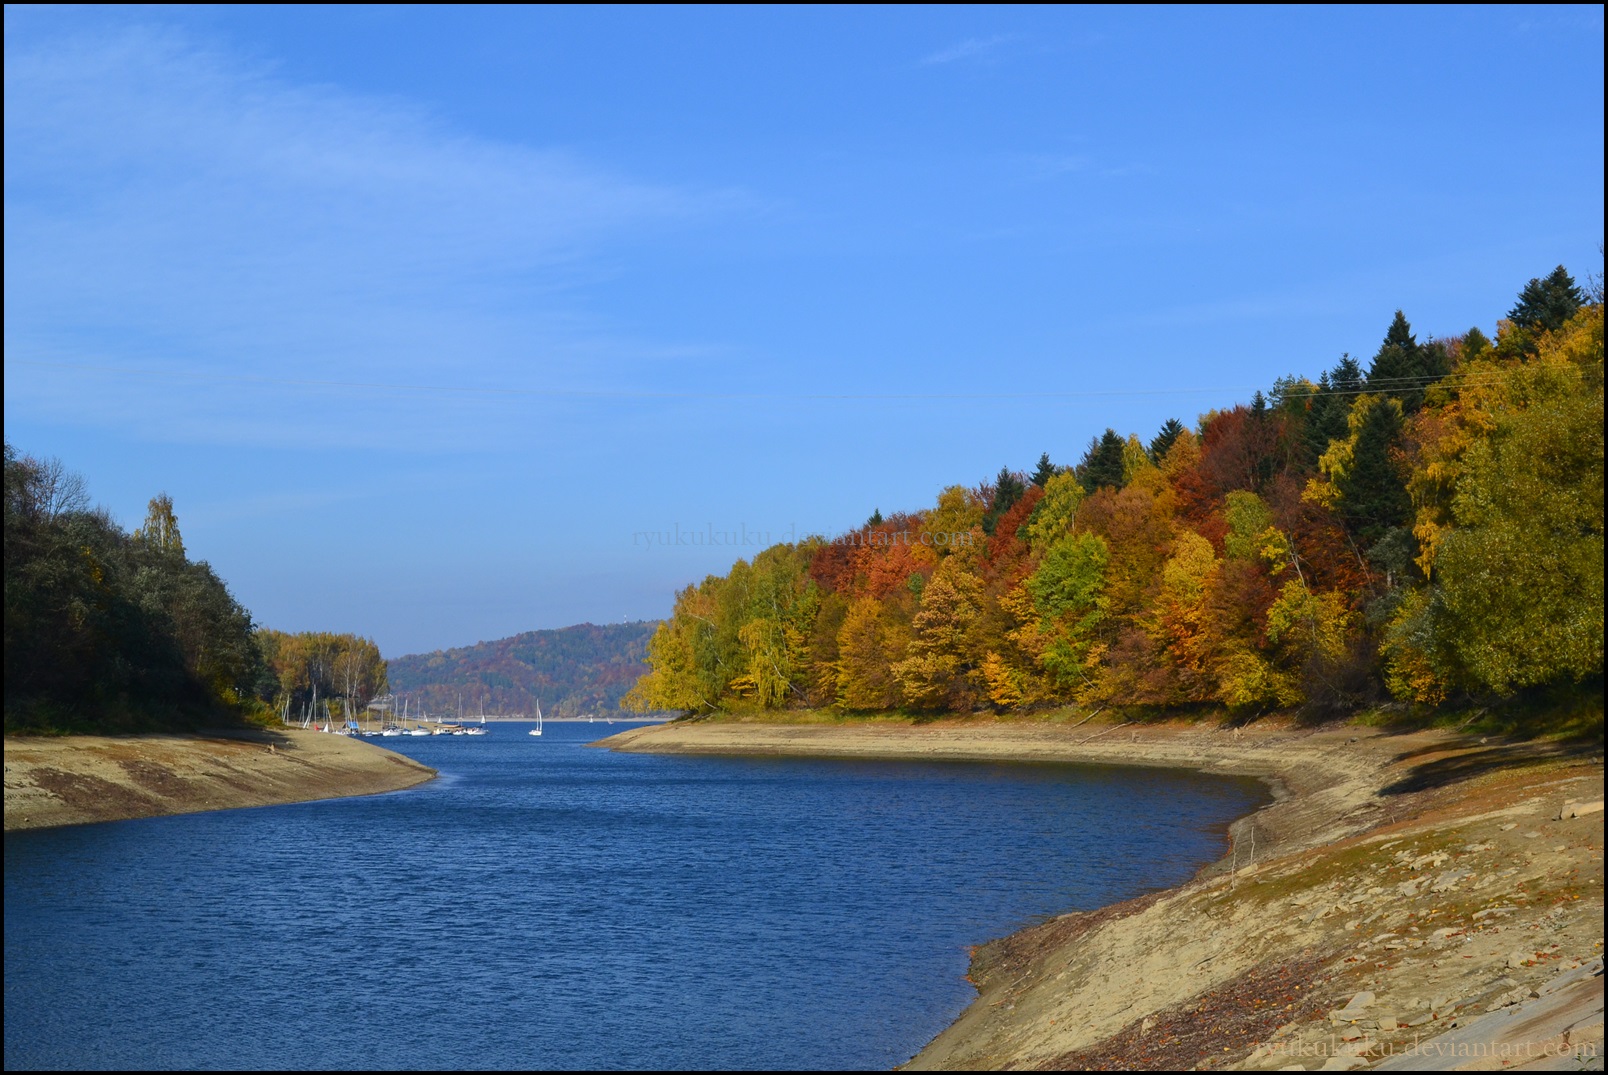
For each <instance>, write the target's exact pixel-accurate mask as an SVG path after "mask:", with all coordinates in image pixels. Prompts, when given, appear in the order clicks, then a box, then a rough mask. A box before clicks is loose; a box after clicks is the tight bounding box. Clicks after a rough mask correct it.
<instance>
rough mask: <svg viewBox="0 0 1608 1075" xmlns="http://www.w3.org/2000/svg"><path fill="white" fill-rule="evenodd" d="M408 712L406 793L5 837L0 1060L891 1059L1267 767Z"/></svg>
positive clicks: (1197, 845)
mask: <svg viewBox="0 0 1608 1075" xmlns="http://www.w3.org/2000/svg"><path fill="white" fill-rule="evenodd" d="M622 727H623V726H622V725H620V724H616V725H614V726H613V727H606V726H602V725H589V724H553V723H549V724H548V725H547V729H546V734H545V735H544V736H542V737H541V738H539V739H537V738H534V737H531V736H527V735H526V734H525V730H526V729H525V727H524V726H520V725H495V726H493V727H492V730H491V734H490V735H488V736H486V737H484V738H479V739H477V738H467V737H456V738H454V737H438V738H429V739H401V740H396V739H388V740H385V745H386V746H387V747H390V746H393V745H395V747H396V748H397V749H399V750H400V751H402V752H404V753H407V754H410V755H412V756H414V757H416V758H418V759H419V760H420V761H422V762H424V763H426V764H428V765H431V766H434V767H436V768H438V769H439V770H440V771H441V774H442V777H441V779H440V780H437V781H434V782H432V783H430V784H427V785H424V786H422V787H420V788H416V789H413V790H410V791H406V792H399V793H396V794H392V795H382V796H374V797H370V798H363V799H342V800H332V801H327V802H320V803H303V804H298V805H294V806H276V807H265V808H261V809H253V810H230V811H219V812H216V813H210V814H191V815H186V816H181V817H170V818H151V819H148V820H142V821H125V822H116V823H112V824H105V825H90V826H82V827H78V828H71V829H58V830H52V831H44V832H28V833H14V834H8V835H7V836H6V838H5V961H6V962H5V1060H6V1066H7V1067H8V1068H21V1067H29V1068H124V1067H127V1068H281V1067H288V1068H325V1067H331V1068H391V1067H396V1068H583V1069H596V1068H773V1069H774V1068H811V1067H822V1068H867V1067H869V1068H887V1067H890V1066H892V1065H894V1064H897V1063H900V1062H902V1061H904V1060H907V1059H909V1057H910V1056H911V1055H912V1054H913V1053H914V1052H916V1051H917V1050H918V1049H920V1048H921V1046H922V1045H924V1044H925V1043H926V1042H927V1041H928V1040H930V1039H931V1038H932V1037H933V1035H935V1034H936V1033H938V1031H940V1030H942V1029H943V1028H944V1027H945V1026H946V1025H947V1024H948V1023H949V1022H950V1021H951V1020H953V1018H954V1017H955V1016H956V1015H958V1014H959V1013H960V1011H961V1010H962V1009H963V1008H964V1007H965V1005H966V1004H967V1003H968V1002H969V1000H970V999H971V997H972V996H973V992H972V990H971V987H970V986H969V985H967V983H966V982H965V980H964V978H963V975H964V973H965V970H966V964H967V952H966V949H967V947H968V946H970V945H973V944H977V943H979V942H982V941H985V940H988V939H990V938H992V937H997V936H999V935H1001V934H1004V933H1006V932H1009V931H1011V930H1013V929H1017V928H1019V927H1021V926H1024V925H1027V924H1030V923H1032V922H1035V921H1039V920H1042V919H1043V918H1044V917H1046V916H1049V915H1052V914H1056V913H1059V912H1062V911H1067V910H1074V909H1088V908H1092V907H1096V906H1099V905H1102V904H1106V903H1110V902H1112V901H1115V900H1119V899H1123V898H1126V897H1128V896H1132V895H1136V894H1138V893H1141V892H1144V891H1147V890H1151V889H1154V888H1157V887H1163V886H1168V885H1173V884H1176V883H1178V882H1180V881H1182V880H1184V879H1186V878H1187V877H1189V876H1190V874H1191V873H1192V872H1193V870H1194V869H1195V868H1197V867H1198V866H1199V865H1201V864H1202V863H1204V862H1206V861H1208V860H1210V859H1213V858H1215V857H1216V856H1217V855H1218V854H1219V853H1220V852H1221V851H1222V849H1223V840H1224V835H1223V834H1224V829H1225V827H1226V825H1227V823H1228V822H1229V821H1231V820H1232V819H1234V818H1235V817H1238V816H1240V815H1243V814H1245V813H1247V812H1249V811H1250V810H1251V809H1253V808H1254V807H1255V806H1256V805H1257V804H1258V803H1259V802H1260V801H1261V800H1262V798H1263V793H1262V791H1261V789H1260V787H1259V786H1258V785H1257V784H1255V783H1253V782H1250V781H1241V780H1224V779H1218V778H1205V777H1199V776H1194V775H1191V774H1185V773H1176V772H1167V771H1163V770H1140V769H1113V768H1098V767H1077V766H1066V765H1025V764H999V765H995V764H969V763H905V762H863V761H831V760H816V759H809V760H802V759H771V758H765V759H758V758H720V757H684V756H683V757H674V756H665V757H658V756H653V755H644V754H614V753H611V752H609V751H605V750H597V749H589V748H587V747H586V745H585V744H586V743H587V742H588V741H589V740H592V739H594V738H597V737H598V735H599V734H600V733H602V732H603V731H605V730H606V731H609V732H613V731H619V730H622Z"/></svg>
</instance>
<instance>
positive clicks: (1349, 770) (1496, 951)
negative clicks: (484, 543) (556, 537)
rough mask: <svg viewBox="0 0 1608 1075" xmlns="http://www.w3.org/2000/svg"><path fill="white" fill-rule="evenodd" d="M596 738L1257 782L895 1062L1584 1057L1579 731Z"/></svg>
mask: <svg viewBox="0 0 1608 1075" xmlns="http://www.w3.org/2000/svg"><path fill="white" fill-rule="evenodd" d="M604 745H607V746H609V747H611V748H613V749H616V750H627V751H641V752H654V753H659V752H663V753H721V754H726V753H742V754H785V755H816V756H830V757H857V758H864V757H885V758H914V759H926V760H932V759H945V758H947V759H956V760H963V759H965V760H988V761H1000V760H1024V761H1064V762H1088V763H1105V764H1120V765H1146V766H1168V767H1178V768H1190V769H1197V770H1200V771H1203V772H1208V773H1224V774H1235V775H1251V776H1256V777H1260V778H1262V779H1264V780H1266V781H1267V782H1268V784H1269V785H1270V787H1271V788H1272V790H1273V793H1274V801H1273V802H1272V803H1271V804H1270V805H1268V806H1267V807H1266V808H1264V809H1263V810H1261V811H1259V812H1257V813H1256V814H1253V815H1252V816H1250V817H1248V818H1244V819H1242V820H1241V821H1239V822H1237V823H1236V824H1235V825H1234V826H1233V828H1232V830H1231V835H1232V848H1231V850H1230V852H1229V854H1228V855H1227V856H1226V857H1225V858H1224V859H1222V860H1221V861H1219V862H1217V863H1214V864H1212V865H1210V866H1208V867H1206V868H1205V869H1203V870H1202V871H1201V872H1200V874H1199V875H1198V876H1197V877H1196V878H1195V879H1194V880H1193V881H1191V882H1190V883H1188V884H1186V885H1183V886H1181V887H1179V888H1176V889H1172V890H1170V891H1167V892H1162V893H1156V894H1152V895H1149V896H1144V897H1141V898H1138V899H1134V900H1129V901H1127V902H1125V903H1120V904H1116V905H1113V906H1110V907H1106V908H1102V909H1100V910H1097V911H1093V912H1090V913H1084V914H1068V915H1064V916H1061V917H1059V918H1056V919H1053V920H1051V921H1049V922H1046V923H1043V924H1040V925H1037V926H1033V927H1031V928H1028V929H1024V930H1022V931H1020V932H1018V933H1015V934H1013V935H1011V936H1009V937H1005V938H1003V939H1000V940H996V941H993V942H990V943H988V944H985V945H981V946H980V947H978V948H977V949H976V950H974V952H973V959H972V968H971V974H970V977H971V979H972V981H973V983H974V984H975V985H976V986H977V989H978V997H977V999H976V1000H975V1001H974V1002H973V1003H972V1005H971V1006H970V1007H969V1008H968V1009H967V1010H966V1011H965V1012H964V1013H963V1014H962V1015H961V1016H960V1018H959V1019H957V1020H956V1022H955V1023H954V1024H953V1025H952V1026H951V1027H950V1028H949V1029H948V1030H946V1031H945V1032H944V1033H942V1034H940V1035H939V1036H938V1037H937V1038H936V1039H935V1040H934V1041H932V1042H931V1043H930V1044H929V1045H928V1046H927V1047H926V1048H925V1049H923V1050H922V1051H921V1052H920V1053H919V1054H918V1055H917V1056H916V1057H914V1058H913V1059H912V1060H911V1061H910V1062H909V1064H908V1065H907V1067H909V1068H912V1069H929V1068H948V1069H955V1068H959V1069H981V1068H989V1069H998V1068H1039V1069H1082V1070H1089V1069H1094V1070H1177V1069H1197V1070H1206V1069H1211V1070H1228V1069H1238V1070H1319V1069H1321V1070H1352V1069H1360V1068H1364V1067H1370V1066H1377V1067H1380V1068H1381V1069H1399V1070H1476V1069H1478V1070H1497V1069H1524V1070H1580V1069H1581V1068H1582V1066H1584V1067H1585V1068H1587V1069H1594V1070H1602V1059H1601V1050H1602V1044H1603V978H1602V954H1603V948H1602V944H1603V939H1602V935H1603V928H1602V923H1603V893H1602V885H1603V814H1602V805H1601V804H1602V798H1603V765H1602V748H1601V745H1600V743H1599V744H1597V745H1596V746H1595V747H1594V748H1592V747H1581V746H1571V745H1567V744H1559V743H1552V742H1528V743H1521V742H1505V741H1496V740H1491V741H1485V740H1481V739H1477V738H1467V737H1459V736H1456V735H1453V734H1451V733H1447V732H1441V731H1417V732H1410V733H1401V734H1398V733H1393V732H1389V731H1382V730H1378V729H1371V728H1362V727H1358V726H1354V725H1336V726H1329V727H1326V728H1321V729H1307V728H1301V727H1298V726H1295V725H1293V724H1289V723H1280V722H1277V721H1263V722H1258V723H1257V724H1254V725H1251V726H1249V727H1246V728H1242V729H1237V730H1236V729H1229V728H1223V727H1219V726H1216V725H1211V724H1204V723H1192V724H1182V723H1178V724H1134V725H1127V724H1115V725H1114V724H1104V725H1101V724H1095V723H1086V724H1082V725H1074V724H1070V723H1066V724H1055V723H1040V722H994V721H973V720H955V721H942V722H936V723H931V724H924V725H919V726H912V725H907V724H895V723H882V722H878V723H868V724H838V723H822V724H799V725H785V724H777V723H773V722H760V723H745V722H742V721H739V720H722V721H696V722H681V723H676V724H670V725H663V726H658V727H653V728H642V729H637V730H634V731H630V732H626V733H624V734H622V735H618V736H614V737H612V738H611V739H609V740H606V741H605V744H604ZM1073 820H1075V819H1073Z"/></svg>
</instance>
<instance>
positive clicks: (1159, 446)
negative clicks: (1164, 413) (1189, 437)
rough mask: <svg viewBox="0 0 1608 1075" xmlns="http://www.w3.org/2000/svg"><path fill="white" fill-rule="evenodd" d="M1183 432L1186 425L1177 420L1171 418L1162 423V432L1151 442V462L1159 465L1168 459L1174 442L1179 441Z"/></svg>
mask: <svg viewBox="0 0 1608 1075" xmlns="http://www.w3.org/2000/svg"><path fill="white" fill-rule="evenodd" d="M1183 431H1184V424H1183V423H1182V422H1180V421H1179V420H1178V419H1176V418H1169V419H1167V420H1166V421H1165V422H1163V423H1161V432H1159V433H1157V434H1156V436H1155V439H1154V440H1152V441H1151V442H1150V459H1151V461H1152V462H1154V463H1158V464H1159V463H1160V462H1161V461H1162V459H1163V458H1165V457H1166V455H1167V452H1168V450H1169V449H1171V448H1172V446H1173V441H1175V440H1177V439H1178V436H1179V434H1181V433H1182V432H1183Z"/></svg>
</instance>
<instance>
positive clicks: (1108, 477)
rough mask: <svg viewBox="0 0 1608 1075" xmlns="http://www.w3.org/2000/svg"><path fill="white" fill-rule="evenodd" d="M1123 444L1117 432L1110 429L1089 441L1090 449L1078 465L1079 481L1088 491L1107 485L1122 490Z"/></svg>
mask: <svg viewBox="0 0 1608 1075" xmlns="http://www.w3.org/2000/svg"><path fill="white" fill-rule="evenodd" d="M1123 443H1124V442H1123V439H1122V438H1121V437H1119V436H1118V435H1117V431H1116V430H1114V429H1109V428H1108V429H1107V430H1106V431H1105V432H1104V433H1102V434H1101V435H1100V436H1098V437H1096V438H1094V439H1092V440H1090V441H1089V449H1088V451H1086V452H1084V453H1083V461H1082V462H1081V463H1079V464H1078V480H1079V481H1080V482H1082V483H1083V488H1084V489H1085V490H1086V491H1088V492H1091V493H1092V492H1094V491H1095V490H1096V489H1099V488H1101V487H1102V486H1107V485H1109V486H1112V487H1113V488H1117V489H1120V488H1122V446H1123Z"/></svg>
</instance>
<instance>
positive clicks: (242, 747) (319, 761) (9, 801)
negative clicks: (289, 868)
mask: <svg viewBox="0 0 1608 1075" xmlns="http://www.w3.org/2000/svg"><path fill="white" fill-rule="evenodd" d="M5 767H6V803H5V826H6V831H7V832H10V831H12V830H13V829H38V828H48V827H50V826H53V825H78V824H83V823H85V822H91V821H120V820H125V819H128V818H136V817H155V816H157V815H161V814H187V813H194V812H196V811H200V810H221V809H224V808H226V807H236V806H268V805H272V804H275V803H291V802H305V801H308V800H310V799H333V798H338V797H340V796H345V795H373V794H376V793H378V792H382V791H397V790H399V789H401V788H407V787H412V786H413V785H414V784H420V783H423V782H424V781H426V780H429V779H431V778H432V777H434V776H435V775H436V774H435V770H434V769H431V768H429V767H427V766H424V765H420V764H419V763H418V762H416V761H413V760H412V759H411V758H405V757H403V756H401V755H400V754H393V753H392V752H390V751H388V750H382V749H381V748H379V747H377V746H374V745H372V744H369V743H365V742H363V741H362V740H360V739H351V738H348V737H346V736H342V735H325V734H321V733H318V732H312V731H302V730H300V729H284V730H277V729H276V730H274V731H271V732H268V731H263V732H257V731H240V732H229V733H221V734H213V735H183V736H181V735H140V736H122V737H115V738H114V737H107V736H89V735H74V736H64V737H60V738H56V737H43V736H40V737H34V736H7V737H6V739H5Z"/></svg>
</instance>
